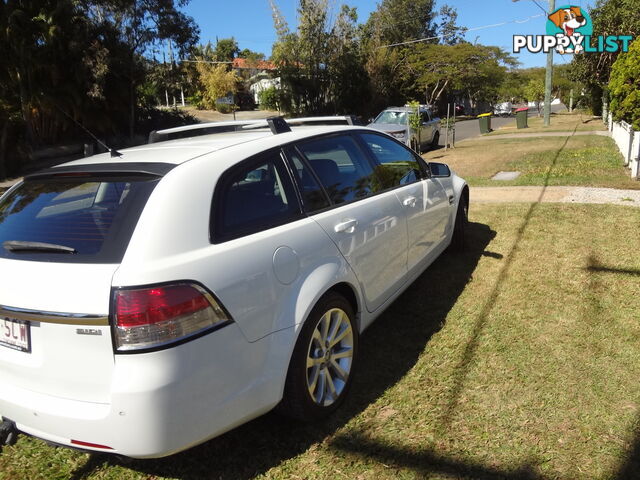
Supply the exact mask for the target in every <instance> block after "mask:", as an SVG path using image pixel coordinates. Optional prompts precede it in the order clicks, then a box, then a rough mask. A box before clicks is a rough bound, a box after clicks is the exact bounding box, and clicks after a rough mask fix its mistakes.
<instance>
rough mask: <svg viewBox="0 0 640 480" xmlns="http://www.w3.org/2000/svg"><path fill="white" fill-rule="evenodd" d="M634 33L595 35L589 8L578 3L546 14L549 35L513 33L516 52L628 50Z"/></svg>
mask: <svg viewBox="0 0 640 480" xmlns="http://www.w3.org/2000/svg"><path fill="white" fill-rule="evenodd" d="M632 40H633V37H632V36H631V35H620V36H616V35H609V36H603V35H600V36H598V37H595V38H593V24H592V23H591V17H590V16H589V13H588V12H587V11H586V9H584V8H581V7H576V6H575V5H565V6H564V7H560V8H558V9H557V10H556V11H555V12H553V13H552V14H551V15H549V16H548V17H547V34H546V35H514V36H513V53H520V51H521V50H523V49H526V50H528V51H529V52H531V53H539V52H544V53H548V52H549V51H550V50H553V49H555V50H556V51H557V52H558V53H561V54H565V53H583V52H586V53H603V52H628V51H629V44H630V43H631V41H632Z"/></svg>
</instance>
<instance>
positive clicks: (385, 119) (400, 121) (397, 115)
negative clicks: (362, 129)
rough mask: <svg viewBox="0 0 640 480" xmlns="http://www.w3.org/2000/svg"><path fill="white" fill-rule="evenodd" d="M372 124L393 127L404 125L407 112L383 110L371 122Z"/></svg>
mask: <svg viewBox="0 0 640 480" xmlns="http://www.w3.org/2000/svg"><path fill="white" fill-rule="evenodd" d="M373 123H390V124H393V125H406V124H407V112H397V111H393V110H385V111H383V112H382V113H381V114H380V115H378V117H377V118H376V119H375V120H374V121H373Z"/></svg>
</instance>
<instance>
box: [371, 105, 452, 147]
mask: <svg viewBox="0 0 640 480" xmlns="http://www.w3.org/2000/svg"><path fill="white" fill-rule="evenodd" d="M412 111H413V109H412V107H408V106H406V107H389V108H387V109H385V110H383V111H382V112H380V114H379V115H378V116H377V117H376V118H375V119H374V120H373V122H371V123H370V124H369V125H368V126H369V127H371V128H374V129H376V130H380V131H381V132H384V133H387V134H389V135H391V136H392V137H393V138H395V139H397V140H399V141H400V142H402V143H404V144H405V145H407V146H408V147H411V148H413V149H414V150H415V151H417V152H419V151H421V150H422V149H425V148H428V147H436V146H437V145H438V142H439V141H440V118H438V117H435V116H434V115H433V114H432V112H431V110H430V109H429V108H428V107H427V106H426V105H420V107H419V108H418V113H419V115H420V125H421V126H420V128H419V129H418V130H417V131H413V130H412V129H411V128H410V126H409V116H410V115H411V113H412Z"/></svg>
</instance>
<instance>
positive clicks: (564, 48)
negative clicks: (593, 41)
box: [547, 5, 593, 54]
mask: <svg viewBox="0 0 640 480" xmlns="http://www.w3.org/2000/svg"><path fill="white" fill-rule="evenodd" d="M548 18H549V22H547V34H548V35H555V36H557V37H560V38H562V36H564V37H566V39H565V41H564V42H559V43H558V46H557V48H556V50H557V51H558V53H561V54H564V53H580V52H583V51H584V46H583V45H582V43H583V41H584V37H585V36H590V35H591V34H592V32H593V27H592V25H591V19H590V18H589V15H588V14H587V13H586V12H585V11H583V10H582V9H581V8H580V7H576V6H573V5H567V6H565V7H562V8H559V9H558V10H556V11H555V12H553V13H552V14H551V15H549V17H548ZM572 37H573V40H571V38H572ZM580 37H582V38H580ZM567 40H569V41H567Z"/></svg>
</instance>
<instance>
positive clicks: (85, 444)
mask: <svg viewBox="0 0 640 480" xmlns="http://www.w3.org/2000/svg"><path fill="white" fill-rule="evenodd" d="M71 444H72V445H78V446H79V447H91V448H102V449H104V450H113V448H111V447H107V446H106V445H100V444H99V443H91V442H83V441H82V440H71Z"/></svg>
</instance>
